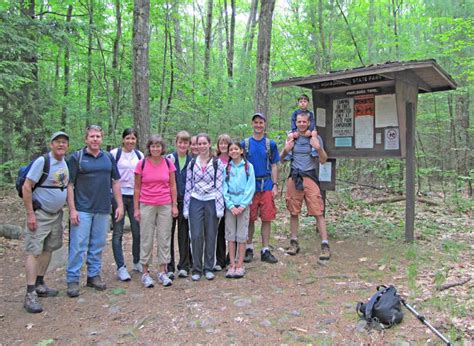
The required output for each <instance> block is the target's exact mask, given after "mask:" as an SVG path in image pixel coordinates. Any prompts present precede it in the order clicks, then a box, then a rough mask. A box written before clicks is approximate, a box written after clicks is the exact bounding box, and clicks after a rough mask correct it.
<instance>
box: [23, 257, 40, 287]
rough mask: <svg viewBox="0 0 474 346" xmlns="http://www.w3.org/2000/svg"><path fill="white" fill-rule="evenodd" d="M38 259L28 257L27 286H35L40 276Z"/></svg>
mask: <svg viewBox="0 0 474 346" xmlns="http://www.w3.org/2000/svg"><path fill="white" fill-rule="evenodd" d="M38 257H39V256H33V255H28V256H27V257H26V264H25V268H26V284H27V285H33V286H34V285H35V283H36V276H37V275H38Z"/></svg>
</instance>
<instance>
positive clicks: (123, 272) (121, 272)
mask: <svg viewBox="0 0 474 346" xmlns="http://www.w3.org/2000/svg"><path fill="white" fill-rule="evenodd" d="M117 277H118V278H119V280H120V281H130V280H131V279H132V277H131V276H130V274H129V273H128V271H127V268H125V266H123V267H120V268H119V269H117Z"/></svg>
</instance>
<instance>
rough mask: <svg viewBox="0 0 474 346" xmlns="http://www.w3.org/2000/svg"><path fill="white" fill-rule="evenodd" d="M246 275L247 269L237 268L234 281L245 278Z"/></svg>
mask: <svg viewBox="0 0 474 346" xmlns="http://www.w3.org/2000/svg"><path fill="white" fill-rule="evenodd" d="M244 275H245V268H244V267H240V268H236V269H235V272H234V279H240V278H243V277H244Z"/></svg>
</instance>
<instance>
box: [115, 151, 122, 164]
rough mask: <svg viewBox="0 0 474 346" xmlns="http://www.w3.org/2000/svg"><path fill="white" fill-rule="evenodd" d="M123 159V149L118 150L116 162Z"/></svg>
mask: <svg viewBox="0 0 474 346" xmlns="http://www.w3.org/2000/svg"><path fill="white" fill-rule="evenodd" d="M121 157H122V147H118V148H117V153H116V154H115V161H117V162H119V160H120V158H121Z"/></svg>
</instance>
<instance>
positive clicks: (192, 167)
mask: <svg viewBox="0 0 474 346" xmlns="http://www.w3.org/2000/svg"><path fill="white" fill-rule="evenodd" d="M211 160H212V167H213V168H214V186H213V187H214V188H215V187H216V179H217V169H218V165H219V163H218V162H217V160H219V159H218V158H217V157H215V156H213V157H212V159H211ZM195 164H196V158H195V157H193V158H192V159H191V161H190V162H189V168H190V169H191V178H192V179H194V165H195Z"/></svg>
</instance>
